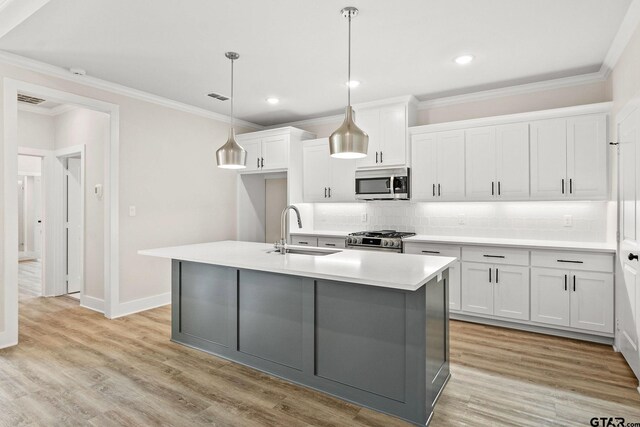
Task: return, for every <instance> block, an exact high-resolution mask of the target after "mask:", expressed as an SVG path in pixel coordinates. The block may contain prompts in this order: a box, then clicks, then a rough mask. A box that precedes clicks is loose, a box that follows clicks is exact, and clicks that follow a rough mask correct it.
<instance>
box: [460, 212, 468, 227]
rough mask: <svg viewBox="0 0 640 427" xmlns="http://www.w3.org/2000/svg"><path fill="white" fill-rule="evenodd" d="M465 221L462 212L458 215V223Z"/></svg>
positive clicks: (464, 222)
mask: <svg viewBox="0 0 640 427" xmlns="http://www.w3.org/2000/svg"><path fill="white" fill-rule="evenodd" d="M466 223H467V218H466V217H465V215H464V214H460V215H458V225H465V224H466Z"/></svg>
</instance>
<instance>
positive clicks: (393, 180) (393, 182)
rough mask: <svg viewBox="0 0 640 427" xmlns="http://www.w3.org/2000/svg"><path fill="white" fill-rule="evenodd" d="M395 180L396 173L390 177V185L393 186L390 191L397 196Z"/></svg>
mask: <svg viewBox="0 0 640 427" xmlns="http://www.w3.org/2000/svg"><path fill="white" fill-rule="evenodd" d="M395 181H396V176H395V175H391V177H390V178H389V186H390V187H391V188H389V191H390V194H391V196H395V194H396V193H395V189H394V186H395Z"/></svg>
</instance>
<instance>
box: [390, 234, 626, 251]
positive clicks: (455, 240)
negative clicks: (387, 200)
mask: <svg viewBox="0 0 640 427" xmlns="http://www.w3.org/2000/svg"><path fill="white" fill-rule="evenodd" d="M402 240H403V242H405V243H442V244H449V245H452V244H457V245H478V246H509V247H518V248H530V249H561V250H562V249H564V250H576V251H588V252H615V251H616V244H615V242H568V241H562V240H527V239H500V238H490V237H464V236H431V235H424V234H418V235H415V236H412V237H407V238H405V239H402Z"/></svg>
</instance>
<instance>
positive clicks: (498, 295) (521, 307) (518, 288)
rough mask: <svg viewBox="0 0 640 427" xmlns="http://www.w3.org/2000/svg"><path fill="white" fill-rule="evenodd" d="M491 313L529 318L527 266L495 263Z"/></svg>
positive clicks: (522, 318)
mask: <svg viewBox="0 0 640 427" xmlns="http://www.w3.org/2000/svg"><path fill="white" fill-rule="evenodd" d="M494 271H495V272H496V275H495V282H494V283H495V285H494V287H493V298H494V299H493V314H495V315H496V316H502V317H509V318H512V319H520V320H529V267H516V266H511V265H496V266H495V269H494Z"/></svg>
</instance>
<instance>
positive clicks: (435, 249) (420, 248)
mask: <svg viewBox="0 0 640 427" xmlns="http://www.w3.org/2000/svg"><path fill="white" fill-rule="evenodd" d="M403 246H404V253H405V254H417V255H434V256H449V257H454V258H458V259H460V250H461V248H460V246H451V245H437V244H431V243H412V242H405V243H403Z"/></svg>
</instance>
